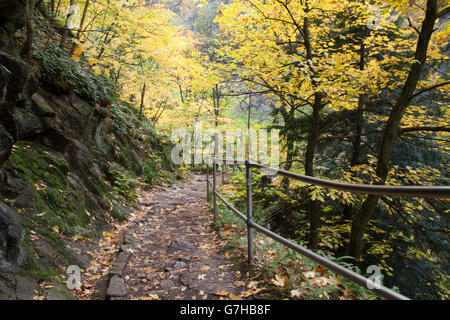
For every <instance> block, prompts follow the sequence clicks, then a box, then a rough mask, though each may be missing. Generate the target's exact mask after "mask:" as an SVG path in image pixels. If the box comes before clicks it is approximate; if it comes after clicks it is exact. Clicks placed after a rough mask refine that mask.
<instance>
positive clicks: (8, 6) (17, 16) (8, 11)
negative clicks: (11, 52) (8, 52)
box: [0, 0, 28, 48]
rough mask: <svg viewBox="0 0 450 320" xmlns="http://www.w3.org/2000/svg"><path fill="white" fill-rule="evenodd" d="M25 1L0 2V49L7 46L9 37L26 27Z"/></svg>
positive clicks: (1, 0) (6, 0) (3, 0)
mask: <svg viewBox="0 0 450 320" xmlns="http://www.w3.org/2000/svg"><path fill="white" fill-rule="evenodd" d="M27 16H28V1H27V0H0V48H4V47H5V46H8V45H9V42H10V38H11V36H12V35H13V34H14V33H15V32H16V30H17V29H20V28H23V27H24V26H25V25H26V22H27V21H26V17H27Z"/></svg>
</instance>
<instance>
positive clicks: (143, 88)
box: [139, 82, 146, 119]
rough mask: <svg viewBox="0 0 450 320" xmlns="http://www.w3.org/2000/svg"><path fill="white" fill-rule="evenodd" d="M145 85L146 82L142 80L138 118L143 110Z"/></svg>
mask: <svg viewBox="0 0 450 320" xmlns="http://www.w3.org/2000/svg"><path fill="white" fill-rule="evenodd" d="M145 87H146V83H145V82H144V85H143V87H142V91H141V106H140V108H139V119H142V112H143V111H144V98H145Z"/></svg>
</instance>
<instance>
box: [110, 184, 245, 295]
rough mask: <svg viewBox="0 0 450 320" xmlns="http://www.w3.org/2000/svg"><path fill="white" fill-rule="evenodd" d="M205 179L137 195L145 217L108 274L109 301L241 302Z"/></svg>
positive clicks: (236, 274) (133, 228) (239, 286)
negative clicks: (213, 214)
mask: <svg viewBox="0 0 450 320" xmlns="http://www.w3.org/2000/svg"><path fill="white" fill-rule="evenodd" d="M205 183H206V182H205V177H204V176H201V175H196V176H195V177H194V179H193V180H191V181H190V182H187V183H182V184H177V185H173V186H172V187H168V188H162V189H159V190H157V191H150V192H148V193H145V194H142V195H141V197H140V199H139V202H140V204H141V205H142V206H144V207H147V208H148V211H147V213H146V214H145V215H143V216H142V217H140V218H139V219H138V220H136V221H135V223H133V225H132V226H131V228H129V229H128V230H127V232H126V234H125V236H124V241H123V242H124V244H122V245H121V250H120V253H119V254H118V255H117V257H116V259H115V261H114V263H113V264H112V267H111V268H110V270H109V279H110V280H109V285H108V288H107V296H108V298H109V299H112V300H128V299H147V300H153V299H183V300H206V299H225V298H232V299H233V298H240V296H239V294H240V293H241V292H244V290H246V281H242V280H243V279H242V276H243V275H241V273H240V272H239V271H237V270H236V269H235V268H234V267H233V264H232V261H231V259H230V258H227V257H226V256H225V255H224V254H223V253H222V247H223V245H222V243H221V242H220V240H219V239H218V237H217V236H216V233H215V230H214V228H213V225H212V221H213V217H212V214H211V212H210V211H209V210H208V205H207V202H206V199H205V196H206V185H205Z"/></svg>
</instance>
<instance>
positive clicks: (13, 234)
mask: <svg viewBox="0 0 450 320" xmlns="http://www.w3.org/2000/svg"><path fill="white" fill-rule="evenodd" d="M24 233H25V232H24V228H23V225H22V217H21V216H20V215H19V214H18V213H17V212H16V211H15V210H13V209H11V208H10V207H8V206H7V205H6V204H5V203H3V202H2V201H0V269H1V270H3V271H5V270H6V271H13V270H15V269H17V268H19V267H20V266H21V265H22V263H23V261H24V258H25V254H24V250H23V248H22V246H21V244H22V240H23V236H24Z"/></svg>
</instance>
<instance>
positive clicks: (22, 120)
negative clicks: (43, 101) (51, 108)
mask: <svg viewBox="0 0 450 320" xmlns="http://www.w3.org/2000/svg"><path fill="white" fill-rule="evenodd" d="M13 119H14V121H15V123H16V130H17V139H18V140H23V139H26V138H29V137H32V136H35V135H38V134H41V133H43V132H44V131H45V130H46V129H47V128H46V126H45V124H44V123H43V122H42V121H41V119H40V118H39V117H38V116H35V115H34V114H32V113H31V112H29V111H27V110H25V109H22V108H16V109H14V112H13Z"/></svg>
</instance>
